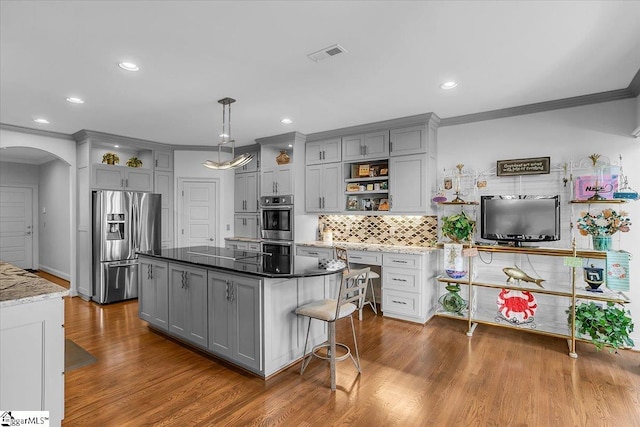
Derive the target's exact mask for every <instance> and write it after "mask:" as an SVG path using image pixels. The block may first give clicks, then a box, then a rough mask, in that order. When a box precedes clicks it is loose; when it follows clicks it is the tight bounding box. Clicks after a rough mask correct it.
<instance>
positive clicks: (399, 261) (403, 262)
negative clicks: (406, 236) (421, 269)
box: [391, 259, 407, 264]
mask: <svg viewBox="0 0 640 427" xmlns="http://www.w3.org/2000/svg"><path fill="white" fill-rule="evenodd" d="M391 262H395V263H396V264H406V263H407V261H402V260H398V259H394V260H391Z"/></svg>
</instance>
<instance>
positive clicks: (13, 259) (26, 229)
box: [0, 187, 34, 269]
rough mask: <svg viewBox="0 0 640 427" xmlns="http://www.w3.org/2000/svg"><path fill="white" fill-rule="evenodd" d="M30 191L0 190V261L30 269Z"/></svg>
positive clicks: (31, 198)
mask: <svg viewBox="0 0 640 427" xmlns="http://www.w3.org/2000/svg"><path fill="white" fill-rule="evenodd" d="M32 201H33V190H32V189H31V188H27V187H0V259H1V260H2V261H5V262H10V263H11V264H13V265H15V266H17V267H20V268H23V269H33V268H34V267H33V202H32Z"/></svg>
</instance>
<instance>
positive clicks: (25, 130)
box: [0, 123, 74, 141]
mask: <svg viewBox="0 0 640 427" xmlns="http://www.w3.org/2000/svg"><path fill="white" fill-rule="evenodd" d="M0 129H3V130H9V131H13V132H21V133H29V134H32V135H40V136H48V137H50V138H58V139H66V140H69V141H74V138H73V136H72V135H69V134H67V133H61V132H52V131H50V130H42V129H33V128H27V127H23V126H16V125H9V124H6V123H0Z"/></svg>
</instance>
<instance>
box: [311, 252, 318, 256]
mask: <svg viewBox="0 0 640 427" xmlns="http://www.w3.org/2000/svg"><path fill="white" fill-rule="evenodd" d="M309 255H318V252H309Z"/></svg>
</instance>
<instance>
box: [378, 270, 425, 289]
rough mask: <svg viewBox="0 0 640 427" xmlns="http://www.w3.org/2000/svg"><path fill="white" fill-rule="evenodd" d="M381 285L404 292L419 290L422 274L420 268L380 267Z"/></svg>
mask: <svg viewBox="0 0 640 427" xmlns="http://www.w3.org/2000/svg"><path fill="white" fill-rule="evenodd" d="M382 274H383V279H382V286H384V288H385V289H398V290H400V291H405V292H417V293H419V292H420V289H421V288H420V282H421V281H422V280H421V279H422V275H421V274H420V270H410V269H408V268H398V267H384V268H383V269H382Z"/></svg>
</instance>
